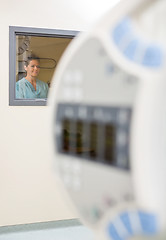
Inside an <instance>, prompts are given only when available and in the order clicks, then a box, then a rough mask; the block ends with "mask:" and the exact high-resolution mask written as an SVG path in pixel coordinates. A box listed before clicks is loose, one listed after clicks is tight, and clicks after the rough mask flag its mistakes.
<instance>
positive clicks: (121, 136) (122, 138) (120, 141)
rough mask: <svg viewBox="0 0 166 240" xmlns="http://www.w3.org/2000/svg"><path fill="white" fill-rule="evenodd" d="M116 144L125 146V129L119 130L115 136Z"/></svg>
mask: <svg viewBox="0 0 166 240" xmlns="http://www.w3.org/2000/svg"><path fill="white" fill-rule="evenodd" d="M117 144H118V145H119V146H125V145H126V144H127V134H126V132H125V131H119V133H118V136H117Z"/></svg>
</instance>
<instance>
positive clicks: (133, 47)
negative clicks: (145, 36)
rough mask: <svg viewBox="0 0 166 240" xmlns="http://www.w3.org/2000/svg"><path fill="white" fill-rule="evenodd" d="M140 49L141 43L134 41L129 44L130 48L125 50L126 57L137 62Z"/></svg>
mask: <svg viewBox="0 0 166 240" xmlns="http://www.w3.org/2000/svg"><path fill="white" fill-rule="evenodd" d="M139 47H140V41H139V40H138V39H132V40H131V41H130V42H129V44H128V46H127V47H126V48H125V50H124V55H125V56H126V57H127V58H128V59H130V60H132V61H135V60H136V51H137V49H138V48H139ZM138 50H139V49H138Z"/></svg>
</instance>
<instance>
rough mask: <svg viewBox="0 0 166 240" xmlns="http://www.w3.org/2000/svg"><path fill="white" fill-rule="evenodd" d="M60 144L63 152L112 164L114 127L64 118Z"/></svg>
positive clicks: (114, 140) (113, 160)
mask: <svg viewBox="0 0 166 240" xmlns="http://www.w3.org/2000/svg"><path fill="white" fill-rule="evenodd" d="M99 128H100V134H99ZM101 130H102V131H101ZM61 146H62V151H63V152H66V153H69V154H72V155H80V156H81V155H83V156H86V158H87V159H91V160H93V161H100V162H105V163H107V164H113V163H114V162H115V158H116V156H115V153H116V128H115V126H114V125H113V124H112V125H111V124H106V125H103V124H102V125H98V124H97V123H95V122H83V121H81V120H77V121H73V120H70V119H64V120H63V121H62V144H61ZM99 158H100V159H99Z"/></svg>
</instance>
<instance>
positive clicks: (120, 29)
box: [112, 18, 132, 45]
mask: <svg viewBox="0 0 166 240" xmlns="http://www.w3.org/2000/svg"><path fill="white" fill-rule="evenodd" d="M131 32H132V28H131V22H130V19H129V18H124V19H123V21H121V22H120V23H119V24H118V25H117V26H116V27H115V28H114V30H113V34H112V37H113V40H114V42H115V44H116V45H120V44H121V42H123V39H124V38H125V37H126V35H130V34H131Z"/></svg>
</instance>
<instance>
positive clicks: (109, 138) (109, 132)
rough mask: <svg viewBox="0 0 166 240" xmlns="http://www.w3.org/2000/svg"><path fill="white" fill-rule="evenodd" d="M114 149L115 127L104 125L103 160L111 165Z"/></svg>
mask: <svg viewBox="0 0 166 240" xmlns="http://www.w3.org/2000/svg"><path fill="white" fill-rule="evenodd" d="M115 149H116V131H115V126H113V125H110V124H107V125H105V151H104V160H105V162H106V163H108V164H112V163H113V161H115Z"/></svg>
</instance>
